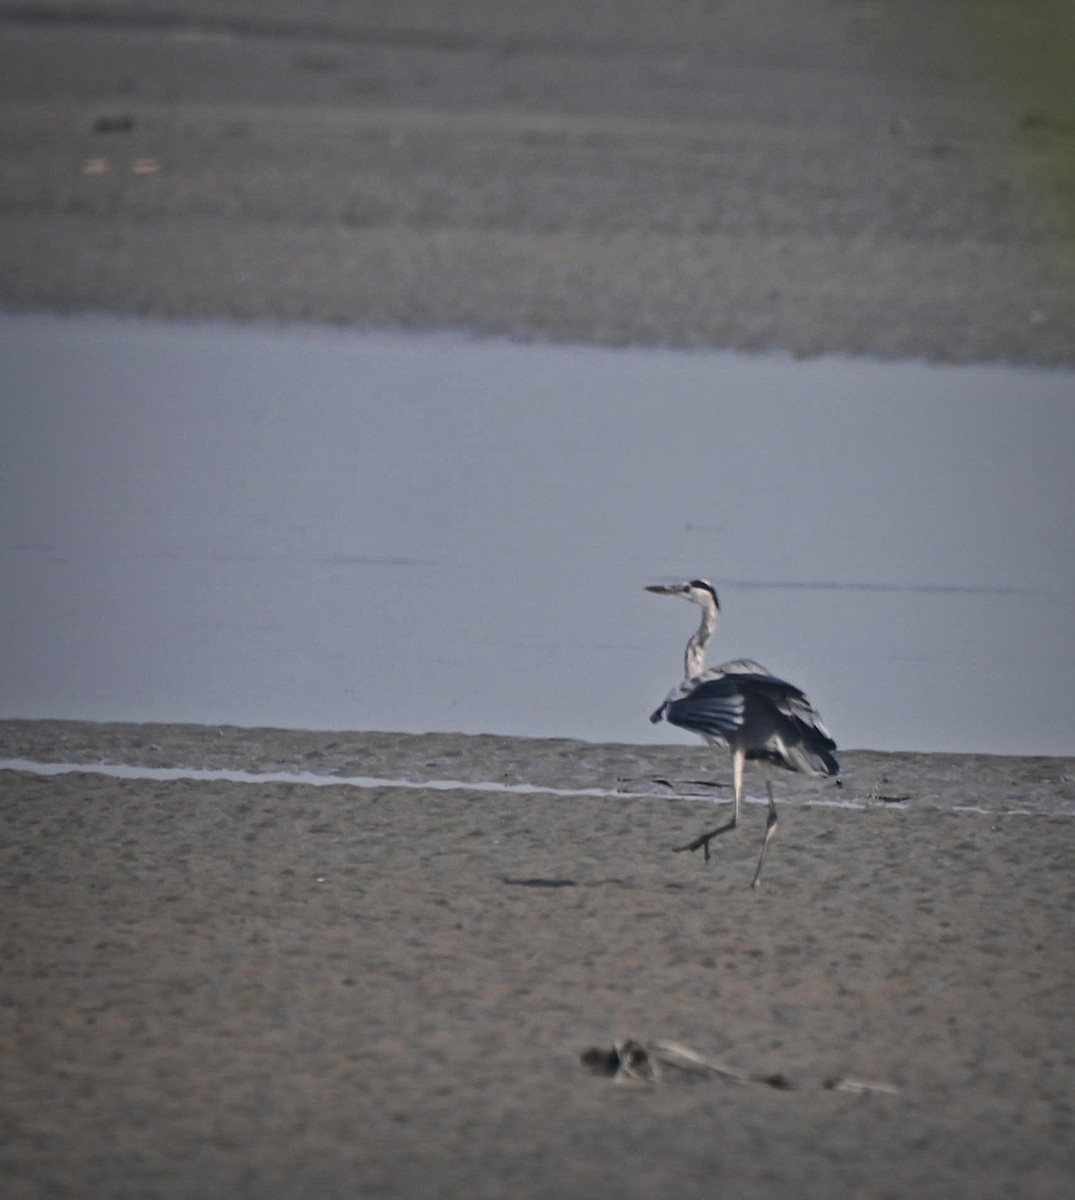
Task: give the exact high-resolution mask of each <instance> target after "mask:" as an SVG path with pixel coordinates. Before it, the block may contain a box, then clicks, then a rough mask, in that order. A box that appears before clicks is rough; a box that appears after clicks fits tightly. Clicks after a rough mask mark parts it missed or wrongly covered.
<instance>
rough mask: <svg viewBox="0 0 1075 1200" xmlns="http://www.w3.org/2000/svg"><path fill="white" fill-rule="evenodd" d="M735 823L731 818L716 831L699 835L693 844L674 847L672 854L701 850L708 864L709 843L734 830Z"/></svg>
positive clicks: (712, 830)
mask: <svg viewBox="0 0 1075 1200" xmlns="http://www.w3.org/2000/svg"><path fill="white" fill-rule="evenodd" d="M735 826H736V821H735V819H734V818H733V819H732V820H730V821H728V822H727V823H726V824H724V825H720V826H718V827H717V828H716V829H711V830H710V831H709V832H708V833H702V834H699V835H698V837H696V838H695V839H694V841H693V842H688V843H687V844H686V845H685V846H674V847H673V848H672V849H673V853H675V854H682V852H683V851H684V850H701V851H702V855H703V858H704V860H705V861H706V862H709V843H710V842H711V841H712V840H713V839H714V838H715V837H720V835H721V834H722V833H727V832H728V831H729V830H730V829H734V828H735Z"/></svg>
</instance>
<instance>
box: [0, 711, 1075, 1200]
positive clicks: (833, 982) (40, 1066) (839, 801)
mask: <svg viewBox="0 0 1075 1200" xmlns="http://www.w3.org/2000/svg"><path fill="white" fill-rule="evenodd" d="M0 754H2V755H3V756H4V757H5V758H20V757H21V758H29V759H32V760H35V761H39V762H46V761H59V762H65V763H70V764H79V763H83V764H86V766H87V767H89V766H90V765H92V764H95V763H99V762H101V761H118V762H124V763H128V764H140V765H141V766H143V767H150V768H164V767H175V766H186V767H192V766H193V767H200V768H202V769H218V770H220V769H227V770H240V769H241V770H245V771H247V772H256V773H261V772H268V771H273V770H283V771H289V772H295V771H314V772H317V773H319V774H322V775H341V776H355V775H361V776H367V777H380V778H384V779H392V780H410V781H412V782H413V783H415V784H416V785H417V786H412V787H407V788H393V787H388V786H381V787H378V786H366V787H355V786H346V785H341V786H320V787H315V786H311V785H308V784H301V783H279V782H274V783H266V784H259V783H257V782H247V783H234V782H216V781H208V780H203V781H192V780H184V779H175V780H160V779H156V780H139V779H122V780H120V779H111V778H106V777H103V776H101V775H97V774H90V773H87V774H82V773H77V772H75V773H69V774H64V775H61V776H55V777H51V778H45V777H41V776H35V775H32V774H29V773H25V772H8V771H5V772H4V773H3V774H2V775H0V787H2V789H3V796H4V800H3V805H2V808H0V813H2V817H0V819H2V820H3V823H4V835H3V838H2V839H0V841H2V845H3V851H2V853H3V858H4V869H3V879H4V888H5V893H6V898H5V903H4V911H5V938H4V970H3V1005H2V1008H0V1011H2V1013H3V1020H4V1025H5V1037H4V1046H5V1054H4V1057H5V1062H4V1069H3V1085H2V1094H3V1116H4V1127H5V1136H4V1150H3V1154H2V1158H0V1163H2V1170H3V1173H4V1177H5V1188H4V1190H5V1194H6V1195H9V1196H13V1197H23V1196H25V1197H36V1196H41V1195H54V1196H109V1197H112V1196H136V1195H137V1196H160V1197H179V1196H191V1195H217V1196H265V1195H269V1196H296V1197H297V1196H309V1195H319V1196H341V1197H342V1196H353V1195H362V1196H386V1197H397V1196H408V1197H411V1196H414V1197H418V1196H451V1195H460V1194H464V1193H465V1194H468V1195H474V1196H479V1197H487V1196H488V1197H492V1196H508V1195H525V1196H549V1197H552V1196H577V1195H584V1194H588V1195H596V1196H608V1197H622V1196H639V1197H642V1196H653V1195H662V1194H665V1193H668V1192H676V1193H680V1194H688V1195H692V1194H704V1193H708V1192H709V1191H711V1190H713V1189H717V1188H726V1189H730V1190H732V1191H734V1192H735V1194H736V1195H740V1196H746V1197H751V1196H769V1195H774V1194H779V1193H783V1192H786V1191H788V1190H792V1189H794V1190H795V1191H796V1192H797V1194H801V1195H806V1196H817V1197H821V1196H832V1195H834V1194H854V1195H868V1196H878V1197H887V1196H891V1197H897V1196H906V1195H909V1194H912V1193H913V1194H916V1195H923V1196H936V1197H942V1196H952V1195H959V1194H966V1193H967V1192H970V1191H973V1192H974V1193H975V1194H978V1195H982V1196H987V1197H988V1196H1004V1195H1012V1194H1017V1195H1026V1196H1036V1197H1039V1196H1040V1197H1046V1196H1056V1197H1060V1196H1064V1195H1066V1194H1067V1192H1068V1190H1069V1187H1070V1180H1071V1174H1072V1170H1073V1168H1075V1151H1073V1149H1072V1146H1073V1142H1072V1138H1071V1132H1072V1101H1073V1097H1075V1088H1073V1084H1072V1065H1073V1064H1072V1045H1071V1032H1070V1025H1071V1006H1072V971H1071V966H1072V945H1073V937H1072V935H1073V932H1075V931H1073V928H1072V925H1073V920H1072V915H1071V914H1072V911H1073V908H1072V900H1073V895H1072V882H1071V881H1072V878H1073V877H1075V876H1073V868H1075V850H1073V847H1072V839H1071V832H1072V812H1073V802H1075V773H1073V764H1072V762H1071V760H1064V759H1019V758H1013V757H985V756H977V757H976V756H963V755H909V754H907V755H904V754H887V755H886V754H873V753H868V752H857V753H856V752H852V753H850V754H847V755H845V756H844V758H845V762H844V766H845V775H844V780H843V783H842V785H841V786H839V787H837V786H836V785H834V784H833V783H832V781H804V780H794V781H790V782H789V785H788V786H786V787H781V788H780V791H779V795H780V799H779V801H778V803H779V804H780V809H781V818H782V819H781V825H780V828H779V832H778V835H777V837H776V839H775V840H774V842H773V847H772V851H771V856H770V858H769V860H768V862H767V866H766V875H765V877H764V879H763V884H762V887H761V888H759V890H758V891H756V892H753V891H751V889H750V888H749V886H748V881H749V879H750V876H751V874H752V871H753V864H754V861H755V857H756V853H757V846H758V838H759V837H760V834H761V831H762V828H763V817H764V810H763V809H762V808H760V807H756V806H753V805H751V806H749V807H748V809H747V814H746V817H747V819H746V824H745V828H744V829H743V830H741V831H737V832H736V834H735V835H734V836H732V837H728V838H725V839H723V842H724V844H723V845H721V846H720V847H719V850H718V852H717V854H716V855H715V857H714V860H713V861H712V862H711V863H709V864H708V865H706V864H704V863H703V862H702V861H701V859H700V858H699V857H698V856H697V855H690V854H675V853H672V847H673V846H674V845H675V844H677V843H679V842H681V841H683V840H685V839H687V838H689V837H691V836H693V835H694V834H695V833H697V832H700V831H701V829H703V828H706V827H708V826H709V825H711V824H712V823H713V818H714V816H715V815H717V816H718V819H719V813H721V812H722V811H724V810H723V809H720V808H718V807H717V804H719V803H721V797H723V799H724V802H726V798H727V791H726V790H724V791H723V792H721V791H719V790H718V791H716V792H711V793H710V794H709V795H708V796H707V795H706V794H704V793H705V790H706V789H704V788H702V787H700V786H699V785H698V783H697V781H698V780H699V779H700V778H701V779H705V778H710V779H718V780H723V781H725V782H726V779H727V773H726V771H725V770H723V769H721V770H711V768H712V767H713V765H714V764H713V763H712V759H711V757H710V756H708V755H707V754H705V752H704V751H703V750H694V749H691V748H687V747H632V746H596V745H587V744H585V743H578V742H567V741H560V742H557V741H539V740H530V741H528V740H513V739H505V738H491V737H469V738H468V737H462V736H458V735H429V736H425V737H423V736H411V737H405V736H400V735H386V734H316V733H296V732H287V731H279V730H237V729H206V728H201V727H182V726H93V725H84V724H72V723H52V722H44V723H42V722H4V723H3V724H2V725H0ZM422 780H456V781H457V784H456V786H455V787H453V788H450V789H441V788H436V789H433V788H424V787H422V786H420V784H421V781H422ZM468 781H469V782H470V783H471V784H472V785H477V784H478V783H479V782H481V783H485V784H488V783H490V782H492V783H496V782H499V783H502V784H504V785H505V786H506V787H513V786H514V787H517V786H518V785H519V784H520V783H530V784H532V785H534V786H535V787H537V788H541V787H547V788H557V789H560V792H557V793H542V792H540V791H535V792H533V793H531V794H518V793H512V792H510V791H506V792H504V793H499V794H498V793H495V792H490V791H488V790H484V789H483V790H478V788H477V787H476V786H474V787H472V788H469V789H468V786H467V783H468ZM587 788H596V789H600V790H601V792H603V793H605V794H601V795H587V794H575V795H572V794H569V793H570V792H571V791H572V789H576V790H579V791H581V790H582V789H587ZM714 796H715V797H716V798H717V799H716V800H714V798H713V797H714ZM628 1038H635V1039H638V1040H640V1041H641V1042H643V1043H647V1044H650V1045H651V1046H652V1045H655V1044H659V1043H674V1044H679V1045H682V1046H685V1047H687V1048H689V1049H690V1050H691V1051H693V1052H695V1053H697V1054H698V1055H700V1056H701V1057H702V1058H703V1059H704V1060H705V1061H706V1062H707V1063H710V1064H715V1065H719V1066H720V1067H722V1068H727V1069H728V1070H729V1071H733V1072H739V1073H741V1074H742V1075H743V1076H745V1078H744V1079H743V1080H742V1081H741V1082H736V1081H734V1080H729V1079H728V1078H727V1077H725V1076H724V1075H723V1074H717V1073H713V1072H705V1071H701V1072H699V1071H684V1070H676V1069H674V1068H673V1069H670V1068H668V1067H666V1068H665V1069H664V1070H663V1071H662V1072H661V1074H660V1076H659V1077H658V1078H657V1079H656V1080H654V1081H638V1080H634V1081H631V1080H616V1079H613V1078H610V1077H609V1076H607V1075H600V1074H595V1073H593V1072H591V1071H589V1070H587V1069H586V1068H585V1067H584V1066H583V1065H582V1063H581V1061H580V1056H581V1055H583V1054H584V1053H585V1052H586V1051H587V1050H590V1049H591V1048H600V1049H602V1050H606V1051H610V1050H611V1049H612V1048H613V1047H614V1046H615V1045H616V1044H618V1043H622V1042H623V1041H624V1040H625V1039H628Z"/></svg>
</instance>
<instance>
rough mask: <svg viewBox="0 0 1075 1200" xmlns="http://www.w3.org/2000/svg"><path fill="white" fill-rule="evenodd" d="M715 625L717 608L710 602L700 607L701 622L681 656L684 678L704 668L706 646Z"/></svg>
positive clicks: (690, 676) (692, 676)
mask: <svg viewBox="0 0 1075 1200" xmlns="http://www.w3.org/2000/svg"><path fill="white" fill-rule="evenodd" d="M716 627H717V610H716V608H715V607H714V606H713V605H712V604H707V605H705V606H704V607H703V608H702V622H701V624H700V625H699V626H698V630H697V632H696V633H694V634H693V636H692V637H691V640H690V641H689V642H688V643H687V651H686V653H685V654H684V656H683V672H684V677H685V678H686V679H693V678H694V677H695V676H696V675H701V673H702V671H704V670H705V652H706V648H707V647H708V645H709V639H710V638H711V637H712V636H713V630H714V629H716Z"/></svg>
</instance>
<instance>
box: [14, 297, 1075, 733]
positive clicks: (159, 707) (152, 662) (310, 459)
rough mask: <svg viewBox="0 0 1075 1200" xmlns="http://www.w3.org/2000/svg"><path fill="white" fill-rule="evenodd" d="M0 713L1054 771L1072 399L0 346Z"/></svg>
mask: <svg viewBox="0 0 1075 1200" xmlns="http://www.w3.org/2000/svg"><path fill="white" fill-rule="evenodd" d="M0 362H2V367H3V380H4V383H3V417H4V438H3V441H2V443H0V504H2V511H3V516H4V520H3V525H2V528H0V617H2V626H0V715H5V716H35V717H42V716H48V717H80V718H90V719H95V720H145V721H197V722H208V723H232V724H240V725H258V724H270V725H283V726H294V727H306V728H353V729H388V730H404V731H423V730H458V731H463V732H493V733H505V734H522V735H534V736H544V735H564V736H571V737H581V738H586V739H590V740H615V741H627V742H642V741H653V740H661V741H664V740H683V741H689V740H690V739H689V738H688V737H687V736H686V735H683V734H680V733H679V732H678V731H675V730H671V729H669V728H668V727H667V726H660V727H652V726H650V725H649V723H648V722H647V719H646V717H647V714H648V713H649V712H650V711H651V710H652V708H653V707H655V705H656V704H657V703H658V702H659V700H660V699H661V698H662V697H663V695H664V693H665V692H666V691H667V690H668V688H669V687H671V685H672V684H673V683H674V682H675V681H676V679H677V677H678V675H679V673H680V671H681V667H682V650H683V644H684V642H685V640H686V638H687V636H688V634H689V633H690V632H691V630H692V629H693V627H694V610H693V609H691V608H689V607H688V606H687V605H685V604H680V603H678V602H676V601H673V600H669V599H663V598H659V597H654V596H651V595H649V594H647V593H645V592H643V590H642V588H643V585H644V584H646V583H648V582H653V581H656V580H662V579H671V578H684V577H687V576H692V575H706V576H708V577H710V578H711V579H713V580H714V582H715V583H716V584H717V587H718V590H719V592H720V595H721V600H722V605H723V609H724V617H723V622H722V626H721V628H720V630H719V631H718V636H717V640H716V642H715V643H714V646H713V651H712V658H713V661H720V660H721V659H723V658H729V657H739V656H744V655H749V656H751V657H754V658H758V659H760V660H761V661H762V662H763V663H765V664H766V665H767V666H768V667H769V668H770V669H772V670H773V671H775V672H776V673H778V674H782V675H786V676H787V677H789V678H790V679H792V680H794V681H796V682H798V683H800V684H802V685H803V686H804V687H805V688H806V690H807V691H808V693H809V695H810V697H811V698H812V699H813V700H814V701H815V703H816V704H817V705H818V707H819V708H820V709H821V710H822V712H823V714H824V716H825V718H826V720H827V722H828V723H829V725H830V726H831V727H832V729H833V732H834V733H835V735H836V737H837V740H838V741H839V743H840V744H841V745H842V746H845V747H863V746H870V747H877V748H889V749H923V750H987V751H988V750H992V751H997V752H1004V753H1061V754H1075V720H1073V716H1075V703H1073V698H1072V696H1073V691H1072V685H1071V666H1072V660H1073V658H1075V654H1073V651H1075V634H1073V617H1075V537H1073V535H1072V528H1071V527H1072V513H1073V511H1075V469H1073V464H1072V457H1073V455H1072V452H1073V449H1075V377H1073V376H1072V375H1071V374H1070V373H1063V372H1045V371H1028V370H1015V369H1005V368H999V367H988V368H967V367H958V368H955V367H944V368H941V367H931V366H927V365H924V364H920V363H909V364H898V365H893V364H887V363H877V362H867V361H858V360H842V359H821V360H816V361H811V362H794V361H792V360H790V359H785V358H781V357H765V358H756V357H748V356H742V355H733V354H723V353H690V352H678V351H654V350H601V349H588V348H577V347H567V348H565V347H549V346H527V345H520V344H514V343H509V342H502V341H475V340H468V339H466V338H464V337H457V336H447V335H430V336H411V335H402V334H400V335H391V334H383V335H382V334H373V335H367V334H363V335H357V334H353V333H344V332H335V331H322V330H291V329H287V330H277V329H265V328H253V329H251V328H233V327H222V326H219V325H201V326H199V325H190V326H187V325H179V326H176V325H155V324H146V323H137V322H132V321H120V320H106V319H77V320H74V319H62V318H50V317H24V316H12V315H7V316H3V317H0Z"/></svg>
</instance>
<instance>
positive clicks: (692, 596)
mask: <svg viewBox="0 0 1075 1200" xmlns="http://www.w3.org/2000/svg"><path fill="white" fill-rule="evenodd" d="M646 591H647V592H653V594H654V595H656V596H679V598H680V599H681V600H689V601H690V602H691V603H692V604H697V605H699V606H700V607H702V608H715V609H716V610H717V611H718V612H719V611H720V601H719V600H718V599H717V589H716V588H715V587H714V586H713V585H712V584H711V583H710V582H709V580H708V579H688V580H687V581H686V583H651V584H649V585H647V587H646Z"/></svg>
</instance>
